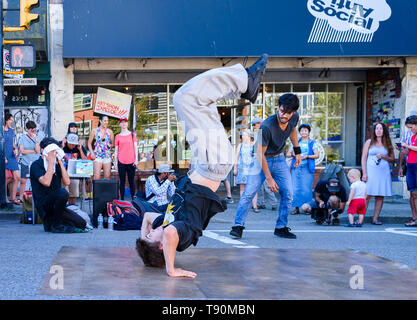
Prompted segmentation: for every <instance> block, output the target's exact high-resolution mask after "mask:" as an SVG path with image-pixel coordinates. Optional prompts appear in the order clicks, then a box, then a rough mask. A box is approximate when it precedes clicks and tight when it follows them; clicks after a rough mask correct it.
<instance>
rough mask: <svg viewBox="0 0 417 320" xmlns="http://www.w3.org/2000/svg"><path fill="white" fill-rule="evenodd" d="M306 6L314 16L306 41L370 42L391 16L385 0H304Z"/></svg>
mask: <svg viewBox="0 0 417 320" xmlns="http://www.w3.org/2000/svg"><path fill="white" fill-rule="evenodd" d="M307 8H308V11H309V12H310V13H311V14H312V15H313V16H314V17H315V18H316V20H315V21H314V24H313V27H312V29H311V33H310V36H309V38H308V42H371V41H372V38H373V35H374V33H375V32H376V31H377V30H378V28H379V24H380V22H381V21H385V20H388V19H389V18H390V17H391V8H390V6H389V5H388V4H387V3H386V1H385V0H308V1H307Z"/></svg>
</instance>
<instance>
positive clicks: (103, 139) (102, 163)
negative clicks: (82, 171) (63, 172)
mask: <svg viewBox="0 0 417 320" xmlns="http://www.w3.org/2000/svg"><path fill="white" fill-rule="evenodd" d="M108 126H109V118H108V117H107V116H106V115H101V116H100V118H99V126H98V127H97V129H96V130H92V131H91V134H90V137H89V138H88V149H89V150H90V156H91V160H94V180H97V179H100V178H101V169H103V173H104V179H110V175H111V164H112V156H111V148H112V147H113V143H114V134H113V131H112V130H111V129H109V128H108ZM94 139H95V140H96V143H95V146H94V149H93V146H92V143H93V140H94Z"/></svg>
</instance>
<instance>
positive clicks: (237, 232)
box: [230, 226, 245, 239]
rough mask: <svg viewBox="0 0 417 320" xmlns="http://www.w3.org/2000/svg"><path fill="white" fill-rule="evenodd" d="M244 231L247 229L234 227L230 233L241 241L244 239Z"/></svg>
mask: <svg viewBox="0 0 417 320" xmlns="http://www.w3.org/2000/svg"><path fill="white" fill-rule="evenodd" d="M243 229H245V227H242V226H233V227H232V231H230V235H231V236H233V237H235V238H238V239H240V238H242V233H243Z"/></svg>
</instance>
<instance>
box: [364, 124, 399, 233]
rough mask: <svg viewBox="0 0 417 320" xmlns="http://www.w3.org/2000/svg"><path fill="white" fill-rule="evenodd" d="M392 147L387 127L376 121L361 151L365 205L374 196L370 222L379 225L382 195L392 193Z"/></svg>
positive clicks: (387, 195) (382, 202)
mask: <svg viewBox="0 0 417 320" xmlns="http://www.w3.org/2000/svg"><path fill="white" fill-rule="evenodd" d="M394 161H395V156H394V148H393V147H392V142H391V138H390V136H389V132H388V128H387V126H386V125H385V124H384V123H377V124H375V125H374V126H373V128H372V134H371V139H369V140H367V141H366V142H365V145H364V146H363V151H362V161H361V163H362V180H363V181H364V182H366V193H367V197H366V207H367V208H368V205H369V200H370V199H371V197H375V207H374V217H373V219H372V223H373V224H376V225H381V224H382V222H381V221H379V220H378V218H379V214H380V213H381V209H382V205H383V204H384V197H389V196H391V195H392V182H391V169H390V165H389V162H394Z"/></svg>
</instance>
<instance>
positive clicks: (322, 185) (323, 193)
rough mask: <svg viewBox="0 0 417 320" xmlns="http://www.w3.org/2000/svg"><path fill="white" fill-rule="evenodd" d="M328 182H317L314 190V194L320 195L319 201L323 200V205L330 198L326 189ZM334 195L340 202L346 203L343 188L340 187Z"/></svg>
mask: <svg viewBox="0 0 417 320" xmlns="http://www.w3.org/2000/svg"><path fill="white" fill-rule="evenodd" d="M328 184H329V182H328V181H319V182H318V183H317V185H316V187H315V188H314V192H317V193H319V194H320V199H321V200H323V201H324V202H325V203H327V201H329V198H330V195H331V194H330V192H329V190H328V189H327V187H326V185H328ZM335 195H336V196H337V197H338V198H339V199H340V201H341V202H346V201H347V199H346V191H345V188H343V186H340V191H339V192H336V193H335Z"/></svg>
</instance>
